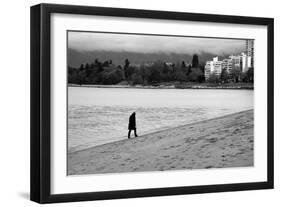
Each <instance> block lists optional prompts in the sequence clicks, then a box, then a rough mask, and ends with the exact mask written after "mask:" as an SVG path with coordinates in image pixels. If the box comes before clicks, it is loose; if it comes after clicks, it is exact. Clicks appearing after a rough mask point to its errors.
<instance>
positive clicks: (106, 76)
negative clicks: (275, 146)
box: [68, 54, 253, 85]
mask: <svg viewBox="0 0 281 207" xmlns="http://www.w3.org/2000/svg"><path fill="white" fill-rule="evenodd" d="M204 67H205V65H203V64H199V58H198V55H196V54H195V55H193V58H192V63H191V64H187V63H185V62H184V61H182V62H179V63H167V62H164V61H160V60H159V61H155V62H153V63H146V64H141V65H132V64H130V61H129V60H128V59H125V61H124V64H123V65H115V64H114V63H113V62H112V60H107V61H104V62H100V61H99V60H98V59H95V60H94V62H93V63H86V64H81V66H80V67H79V68H73V67H68V83H72V84H80V85H81V84H102V85H112V84H118V83H120V82H122V81H124V82H126V83H128V84H132V85H136V84H142V85H153V84H157V83H161V82H172V81H178V82H205V76H204ZM252 73H253V70H252ZM244 76H245V77H244ZM249 76H251V78H249ZM252 76H253V74H242V73H241V72H239V71H237V70H235V73H233V74H228V73H226V71H223V72H222V74H221V76H220V77H217V76H215V75H212V76H211V77H210V78H209V79H208V81H209V82H228V81H235V82H236V81H244V82H249V81H253V78H252ZM243 77H244V78H243Z"/></svg>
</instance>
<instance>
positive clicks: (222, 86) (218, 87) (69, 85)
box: [67, 84, 254, 90]
mask: <svg viewBox="0 0 281 207" xmlns="http://www.w3.org/2000/svg"><path fill="white" fill-rule="evenodd" d="M67 87H85V88H132V89H231V90H232V89H233V90H254V86H253V85H244V86H243V85H232V86H227V85H216V86H208V85H201V84H197V85H196V84H193V85H184V84H182V85H161V84H159V86H153V85H146V86H144V85H92V84H83V85H79V84H68V85H67Z"/></svg>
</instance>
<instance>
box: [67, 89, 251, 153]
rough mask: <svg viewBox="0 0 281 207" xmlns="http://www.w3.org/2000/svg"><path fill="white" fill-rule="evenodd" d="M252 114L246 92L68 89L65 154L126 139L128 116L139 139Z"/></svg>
mask: <svg viewBox="0 0 281 207" xmlns="http://www.w3.org/2000/svg"><path fill="white" fill-rule="evenodd" d="M252 108H253V91H251V90H225V89H224V90H219V89H214V90H213V89H206V90H204V89H197V90H196V89H194V90H193V89H127V88H85V87H69V88H68V150H69V152H73V151H76V150H80V149H84V148H88V147H92V146H96V145H100V144H105V143H108V142H112V141H116V140H121V139H126V137H127V132H128V130H127V128H128V119H129V115H130V114H131V113H132V112H134V111H135V112H136V118H137V131H138V134H139V135H143V134H146V133H150V132H153V131H158V130H162V129H167V128H170V127H175V126H179V125H185V124H188V123H192V122H197V121H200V120H204V119H209V118H214V117H218V116H222V115H225V114H230V113H235V112H239V111H243V110H247V109H252ZM132 134H133V133H132Z"/></svg>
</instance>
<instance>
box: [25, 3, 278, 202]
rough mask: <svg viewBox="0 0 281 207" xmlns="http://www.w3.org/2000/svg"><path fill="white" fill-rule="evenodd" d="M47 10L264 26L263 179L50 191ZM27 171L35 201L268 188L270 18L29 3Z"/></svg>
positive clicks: (271, 117) (271, 161) (270, 152)
mask: <svg viewBox="0 0 281 207" xmlns="http://www.w3.org/2000/svg"><path fill="white" fill-rule="evenodd" d="M52 13H67V14H83V15H99V16H113V17H133V18H149V19H150V18H151V19H162V20H180V21H195V22H207V23H208V22H209V23H214V22H217V23H233V24H247V25H264V26H267V45H268V46H267V58H268V63H267V74H268V80H267V81H268V83H267V94H268V97H267V104H268V106H267V107H268V108H267V114H268V117H267V127H268V131H267V181H265V182H249V183H235V184H221V185H202V186H186V187H168V188H153V189H136V190H121V191H106V192H85V193H74V194H51V191H50V189H51V183H50V181H51V177H50V176H51V173H50V170H51V159H50V151H51V141H50V136H51V134H50V130H51V114H50V112H51V110H50V107H51V104H50V103H51V90H50V89H51V86H50V80H51V71H50V66H51V65H50V58H51V56H50V51H51V50H50V47H51V46H50V31H51V28H50V16H51V14H52ZM30 24H31V36H30V42H31V45H30V47H31V57H30V62H31V100H30V101H31V106H30V107H31V129H30V130H31V140H30V142H31V151H30V161H31V169H30V171H31V174H30V192H31V193H30V199H31V200H32V201H35V202H38V203H54V202H70V201H88V200H104V199H119V198H135V197H147V196H167V195H180V194H195V193H211V192H225V191H242V190H256V189H271V188H273V186H274V185H273V177H274V156H273V155H274V151H273V150H274V147H273V132H274V128H273V125H274V124H273V123H274V114H273V113H274V108H273V93H274V89H273V86H274V83H273V80H274V79H273V73H274V72H273V66H274V54H273V52H274V49H273V45H274V31H273V30H274V20H273V19H272V18H260V17H245V16H228V15H213V14H198V13H181V12H168V11H152V10H135V9H121V8H104V7H89V6H72V5H56V4H39V5H35V6H32V7H31V22H30Z"/></svg>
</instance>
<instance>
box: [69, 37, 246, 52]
mask: <svg viewBox="0 0 281 207" xmlns="http://www.w3.org/2000/svg"><path fill="white" fill-rule="evenodd" d="M68 47H69V48H71V49H75V50H78V51H93V50H95V51H99V50H102V51H116V52H119V51H126V52H141V53H155V52H164V53H185V54H194V53H199V54H200V53H201V52H209V53H213V54H217V55H220V54H235V53H241V52H243V51H244V50H245V40H236V39H215V38H194V37H173V36H151V35H130V34H111V33H94V32H68Z"/></svg>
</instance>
